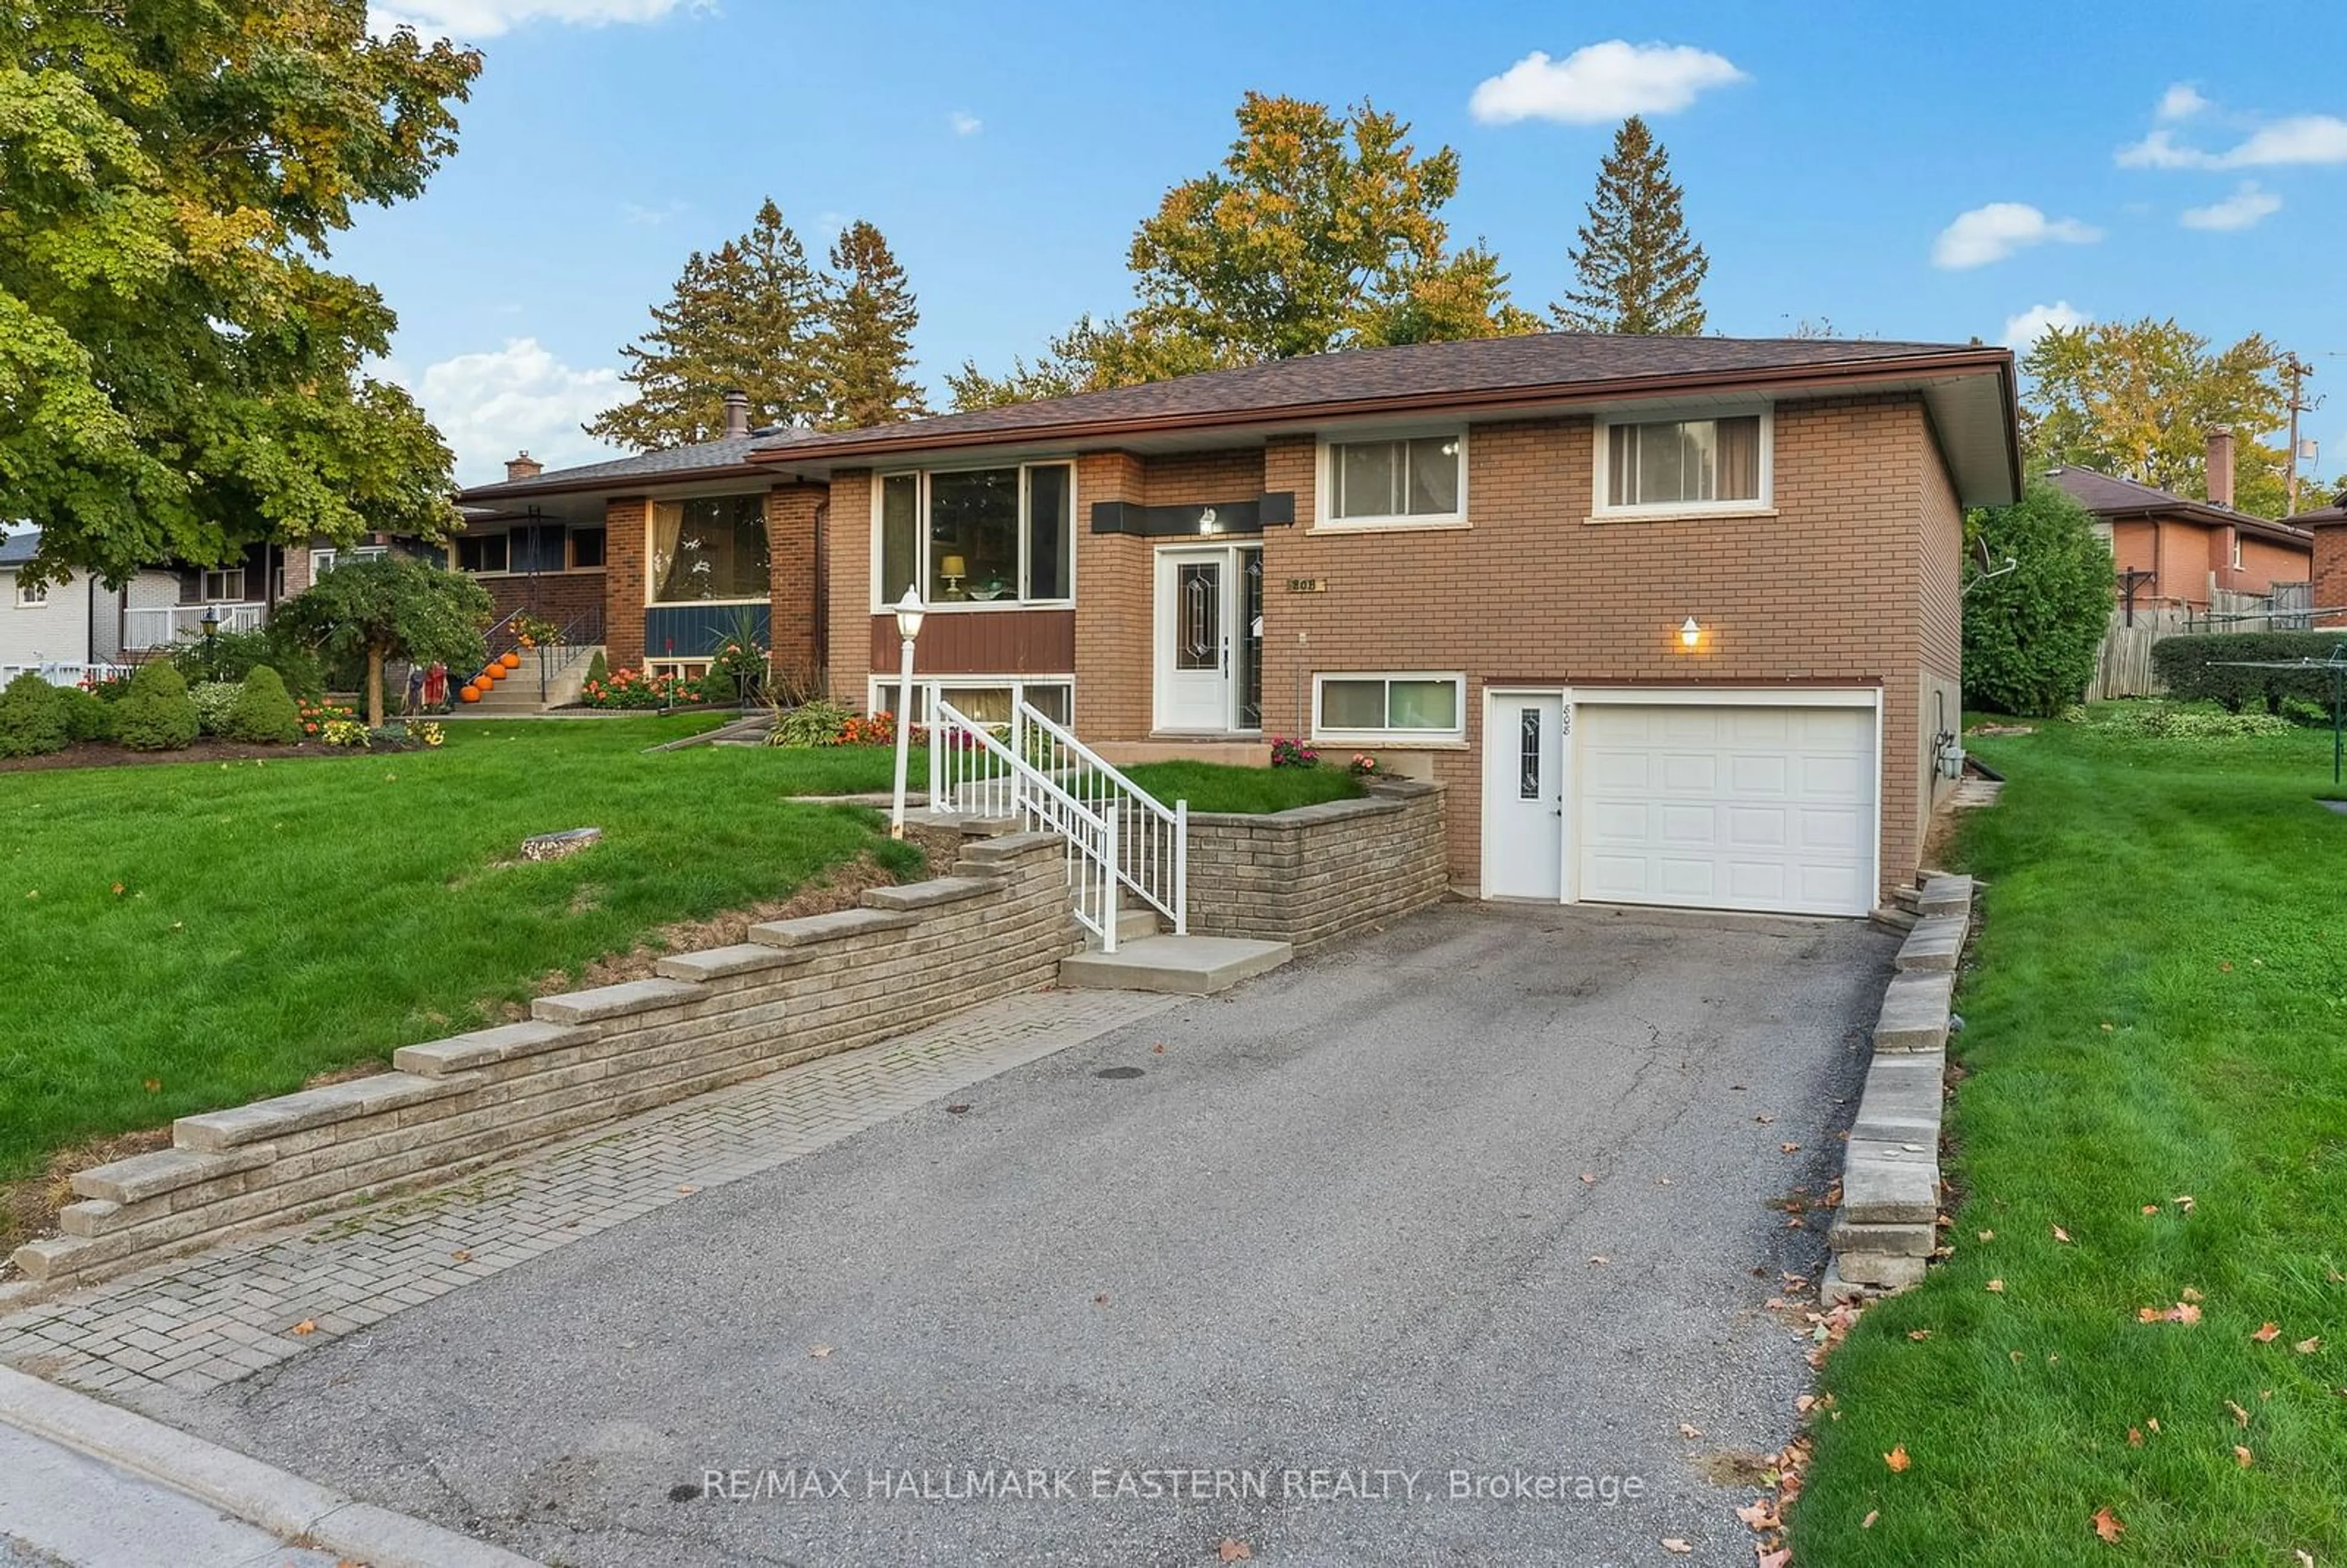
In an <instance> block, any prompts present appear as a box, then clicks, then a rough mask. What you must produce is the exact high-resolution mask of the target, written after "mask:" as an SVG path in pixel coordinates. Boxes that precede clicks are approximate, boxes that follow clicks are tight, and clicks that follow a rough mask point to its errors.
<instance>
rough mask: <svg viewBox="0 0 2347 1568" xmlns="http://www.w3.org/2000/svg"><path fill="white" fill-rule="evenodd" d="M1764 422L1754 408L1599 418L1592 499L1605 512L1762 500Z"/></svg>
mask: <svg viewBox="0 0 2347 1568" xmlns="http://www.w3.org/2000/svg"><path fill="white" fill-rule="evenodd" d="M1769 426H1770V421H1769V419H1768V416H1767V415H1759V414H1742V415H1734V416H1732V417H1727V418H1720V419H1663V420H1651V421H1646V422H1644V423H1638V424H1630V423H1608V424H1604V425H1600V426H1599V427H1598V436H1599V439H1598V446H1597V451H1598V462H1597V469H1598V473H1597V494H1598V498H1599V504H1600V506H1601V507H1603V508H1604V509H1605V510H1608V511H1703V510H1706V509H1717V510H1735V509H1741V508H1748V507H1760V506H1765V505H1767V504H1768V481H1769V472H1768V470H1769V456H1768V441H1769Z"/></svg>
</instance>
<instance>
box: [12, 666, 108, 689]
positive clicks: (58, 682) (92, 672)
mask: <svg viewBox="0 0 2347 1568" xmlns="http://www.w3.org/2000/svg"><path fill="white" fill-rule="evenodd" d="M27 670H30V671H33V673H35V674H36V675H38V676H39V677H40V678H41V679H42V680H44V681H46V682H48V683H49V684H50V685H52V686H78V685H80V684H81V683H82V682H85V681H105V680H110V679H112V678H114V677H116V676H118V675H128V674H129V673H130V666H129V665H128V664H66V663H57V662H47V661H45V662H43V663H39V664H0V686H5V685H6V684H7V683H8V682H11V681H14V680H15V678H16V677H17V676H19V675H22V674H23V673H24V672H25V671H27Z"/></svg>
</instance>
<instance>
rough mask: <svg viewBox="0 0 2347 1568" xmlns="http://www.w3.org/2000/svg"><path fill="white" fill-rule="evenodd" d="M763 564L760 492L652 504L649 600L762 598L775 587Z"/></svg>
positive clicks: (763, 501)
mask: <svg viewBox="0 0 2347 1568" xmlns="http://www.w3.org/2000/svg"><path fill="white" fill-rule="evenodd" d="M766 569H767V553H766V498H765V497H764V496H704V497H696V498H695V499H692V500H690V501H660V502H656V503H654V504H653V507H652V548H651V572H650V573H649V574H648V576H649V579H650V581H651V602H652V603H654V604H686V603H692V602H694V601H697V600H712V599H717V600H725V599H731V600H763V599H766V598H769V597H771V596H772V594H773V592H774V589H773V588H772V586H771V585H770V584H769V582H768V580H767V571H766Z"/></svg>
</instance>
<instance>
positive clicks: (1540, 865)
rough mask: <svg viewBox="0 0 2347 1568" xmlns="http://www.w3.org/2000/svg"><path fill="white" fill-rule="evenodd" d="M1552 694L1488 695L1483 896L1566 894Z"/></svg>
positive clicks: (1559, 706)
mask: <svg viewBox="0 0 2347 1568" xmlns="http://www.w3.org/2000/svg"><path fill="white" fill-rule="evenodd" d="M1569 712H1571V710H1570V709H1569V708H1567V707H1566V706H1565V702H1564V696H1563V693H1562V692H1491V694H1490V696H1489V697H1488V698H1487V699H1486V700H1485V702H1484V717H1483V897H1486V898H1535V899H1545V900H1547V901H1549V902H1552V903H1553V902H1555V901H1557V900H1560V899H1562V898H1563V897H1564V824H1565V815H1564V813H1565V798H1566V797H1565V776H1564V758H1565V745H1564V741H1565V722H1566V718H1565V716H1566V714H1567V713H1569Z"/></svg>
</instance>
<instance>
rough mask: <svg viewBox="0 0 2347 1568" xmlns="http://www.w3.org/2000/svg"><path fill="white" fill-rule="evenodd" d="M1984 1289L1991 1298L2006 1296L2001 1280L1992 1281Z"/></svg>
mask: <svg viewBox="0 0 2347 1568" xmlns="http://www.w3.org/2000/svg"><path fill="white" fill-rule="evenodd" d="M1982 1288H1983V1289H1984V1290H1986V1291H1987V1292H1988V1293H1989V1294H1990V1295H1991V1296H2003V1295H2004V1281H2003V1280H2001V1279H1992V1280H1990V1281H1989V1282H1988V1284H1987V1285H1985V1286H1983V1287H1982Z"/></svg>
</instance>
